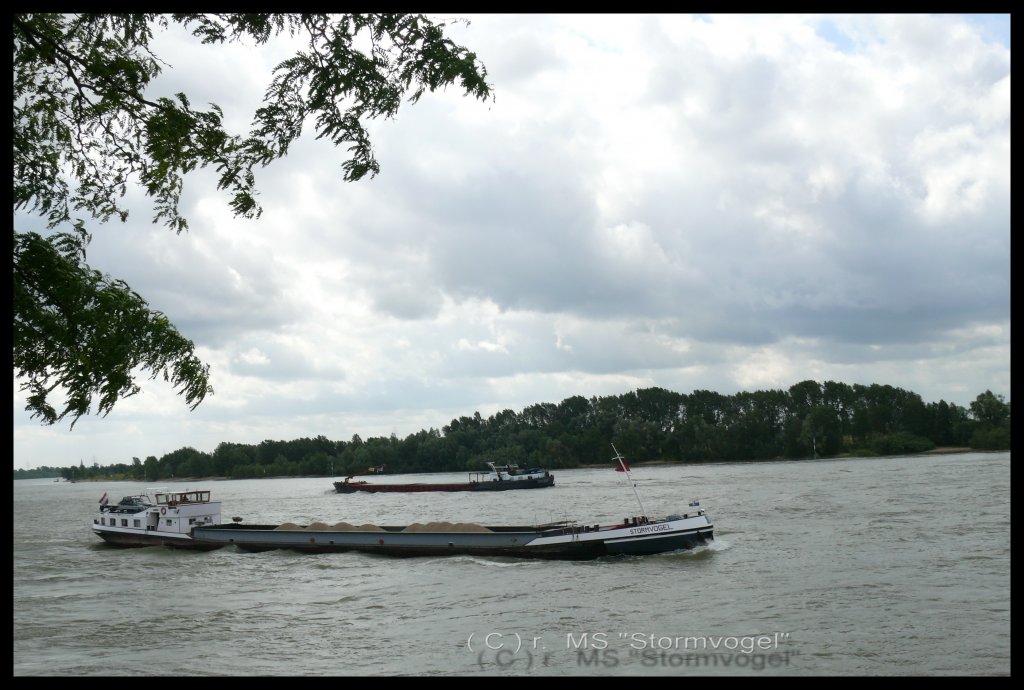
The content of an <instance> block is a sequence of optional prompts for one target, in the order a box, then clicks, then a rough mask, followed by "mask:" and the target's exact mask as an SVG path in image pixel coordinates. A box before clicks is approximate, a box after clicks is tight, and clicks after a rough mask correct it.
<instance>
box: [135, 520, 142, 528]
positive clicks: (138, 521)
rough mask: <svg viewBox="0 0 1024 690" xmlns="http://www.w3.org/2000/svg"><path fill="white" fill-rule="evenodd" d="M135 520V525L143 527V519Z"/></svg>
mask: <svg viewBox="0 0 1024 690" xmlns="http://www.w3.org/2000/svg"><path fill="white" fill-rule="evenodd" d="M134 522H135V527H142V521H141V520H135V521H134Z"/></svg>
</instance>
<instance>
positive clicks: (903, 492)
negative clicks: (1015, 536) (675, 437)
mask: <svg viewBox="0 0 1024 690" xmlns="http://www.w3.org/2000/svg"><path fill="white" fill-rule="evenodd" d="M463 478H464V475H463V474H452V475H436V476H430V477H429V478H428V479H429V480H430V481H443V480H451V481H458V480H461V479H463ZM424 479H427V478H424ZM634 479H636V480H637V482H638V484H639V491H640V496H641V498H642V499H643V501H644V504H645V505H646V507H647V509H648V511H649V513H650V514H651V515H652V516H662V515H665V514H668V513H671V512H676V511H678V510H679V508H681V507H682V506H685V505H686V503H687V502H688V501H689V500H690V499H692V498H700V499H701V501H702V504H703V505H704V507H705V508H707V509H708V511H709V512H710V513H711V515H712V517H713V518H714V521H715V527H716V532H715V533H716V541H715V542H714V543H713V544H712V545H710V546H707V547H702V548H700V549H697V550H696V551H693V552H686V553H675V554H666V555H659V556H644V557H633V558H612V559H599V560H597V561H590V562H582V563H575V562H544V561H517V560H513V559H502V558H470V557H449V558H414V559H393V558H388V557H381V556H372V555H366V554H357V553H337V554H318V555H313V554H299V553H293V552H286V551H272V552H266V553H257V554H250V553H245V552H242V551H239V550H237V549H235V548H234V547H229V548H226V549H221V550H219V551H212V552H205V553H193V552H182V551H174V550H170V549H165V548H160V547H153V548H144V549H119V548H116V547H110V546H107V545H105V544H103V543H102V542H100V540H99V539H98V538H97V537H96V536H94V535H93V534H92V532H91V530H90V528H89V526H90V524H91V519H92V515H93V512H94V510H95V508H96V506H97V501H98V500H99V497H100V495H101V494H102V493H103V492H104V491H108V492H109V493H110V494H111V495H112V496H113V497H115V500H116V498H118V497H120V496H122V495H128V494H131V493H135V492H137V491H140V490H143V489H145V488H146V486H147V485H146V484H142V483H138V484H136V483H126V482H108V483H77V484H68V483H54V482H53V481H52V480H22V481H15V482H14V492H13V507H14V511H13V513H14V535H13V536H14V544H13V546H14V551H13V554H14V581H13V585H14V587H13V607H14V654H13V666H14V669H13V670H14V675H15V676H43V675H57V676H165V675H173V676H181V675H232V676H314V675H339V676H340V675H370V676H390V675H437V676H446V675H467V676H468V675H573V676H587V675H655V676H661V675H720V676H721V675H753V676H756V675H775V676H778V675H811V674H813V675H920V674H925V675H964V674H966V675H1008V674H1009V673H1010V454H1009V453H971V454H963V455H949V456H938V457H924V456H907V457H891V458H871V459H855V460H841V461H800V462H767V463H732V464H717V465H703V466H661V467H640V468H638V469H636V470H635V471H634ZM161 486H166V487H167V488H169V489H177V488H181V489H186V488H189V489H199V488H209V489H211V490H213V492H214V497H215V498H219V499H220V500H222V501H223V504H224V519H225V520H227V519H229V518H230V517H231V516H235V515H238V516H241V517H244V518H245V521H246V522H249V523H264V522H266V523H277V522H287V521H292V522H300V523H302V522H312V521H316V520H322V521H325V522H338V521H341V520H345V521H349V522H354V523H356V524H359V523H363V522H376V523H378V524H404V523H410V522H429V521H433V520H447V521H451V522H480V523H484V524H487V523H490V524H502V523H520V524H521V523H523V522H546V521H550V520H558V519H566V518H570V519H578V520H580V521H581V522H584V523H609V522H612V521H615V520H617V519H621V518H622V517H625V516H626V515H632V514H634V513H635V512H636V501H635V498H634V496H633V493H632V491H631V490H630V489H629V488H628V485H626V484H625V483H624V480H623V478H622V475H621V473H615V472H614V471H613V470H611V469H607V470H605V469H600V470H598V469H585V470H569V471H559V472H556V486H555V487H553V488H550V489H540V490H534V491H514V492H501V493H497V494H443V493H439V494H418V495H413V494H353V495H339V494H336V493H334V492H333V490H332V487H331V480H330V479H327V478H320V479H281V480H236V481H217V482H194V483H190V484H188V485H185V484H181V483H178V484H175V483H167V484H162V485H161Z"/></svg>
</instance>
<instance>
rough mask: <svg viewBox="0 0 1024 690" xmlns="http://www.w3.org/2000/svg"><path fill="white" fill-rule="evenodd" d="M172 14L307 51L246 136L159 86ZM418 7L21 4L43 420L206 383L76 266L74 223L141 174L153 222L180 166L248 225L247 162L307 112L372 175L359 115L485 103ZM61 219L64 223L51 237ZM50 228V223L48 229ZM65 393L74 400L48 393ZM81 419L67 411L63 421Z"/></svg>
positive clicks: (19, 306)
mask: <svg viewBox="0 0 1024 690" xmlns="http://www.w3.org/2000/svg"><path fill="white" fill-rule="evenodd" d="M172 24H180V25H182V26H184V27H186V28H187V29H188V30H190V31H191V33H192V35H193V36H195V37H196V38H197V39H198V40H199V41H200V42H202V43H204V44H223V43H227V42H234V41H243V40H251V41H254V42H255V43H256V44H257V45H262V44H265V43H267V42H268V41H270V40H271V39H273V38H275V37H279V36H281V35H283V34H286V35H288V36H292V37H294V36H300V37H301V38H302V39H303V42H304V44H305V47H304V48H303V49H302V50H299V51H297V52H296V53H295V54H294V55H293V56H292V57H290V58H288V59H286V60H284V61H283V62H281V63H280V64H279V65H278V66H277V67H276V68H275V69H274V72H273V79H272V81H271V83H270V86H269V87H268V89H267V92H266V95H265V98H264V103H263V106H262V107H260V108H259V109H258V110H257V111H256V113H255V114H254V117H253V122H252V126H251V129H250V131H249V132H247V133H244V134H235V133H230V132H228V131H226V130H225V128H224V125H223V113H222V112H221V109H220V108H219V107H218V106H217V105H215V104H211V105H210V107H209V108H208V109H202V108H197V107H195V106H194V105H193V104H192V103H191V102H190V100H189V98H188V96H187V95H186V94H184V93H175V94H152V93H151V91H152V89H151V83H152V81H153V79H154V78H155V77H157V75H159V74H160V72H161V70H162V69H163V68H165V67H167V64H166V63H165V62H163V61H162V60H161V59H160V58H159V57H158V56H157V55H155V54H154V53H153V52H152V50H151V49H150V43H151V41H152V39H153V31H154V30H161V29H166V28H168V27H169V26H171V25H172ZM445 28H446V25H445V24H444V23H436V22H434V21H431V20H429V19H428V18H427V17H425V16H423V15H410V14H395V15H347V14H346V15H327V14H174V15H157V14H116V15H115V14H16V15H14V17H13V29H14V32H13V35H14V45H13V48H14V51H13V52H14V85H13V94H14V96H13V101H14V106H13V107H14V128H13V130H14V131H13V169H14V180H13V190H14V193H13V203H14V211H15V213H16V214H17V213H23V214H31V215H36V216H39V217H41V218H42V219H44V220H45V223H46V226H47V228H48V229H49V230H50V231H51V233H50V234H48V235H46V236H44V235H41V234H38V233H31V232H19V231H18V229H17V228H16V227H15V229H14V286H15V303H14V331H15V333H14V335H15V338H14V359H15V374H16V376H17V377H18V378H19V379H22V380H23V384H22V387H21V389H22V390H23V391H27V392H28V394H29V395H28V404H27V408H26V409H28V410H29V411H30V412H31V413H32V416H33V417H40V418H41V420H42V421H43V423H47V424H53V423H55V422H57V421H59V420H61V419H63V418H64V417H66V416H71V417H72V418H73V419H74V420H77V419H78V418H79V417H81V416H82V415H84V414H88V413H89V412H91V411H92V405H93V398H94V396H96V397H98V402H97V403H96V404H97V408H98V409H97V412H98V413H100V414H104V415H105V414H107V413H108V412H109V411H110V410H111V409H112V407H113V405H114V403H115V402H116V401H117V400H118V399H119V398H122V397H125V396H128V395H132V394H134V393H136V392H138V390H139V387H138V385H137V384H136V383H135V374H134V371H133V370H134V369H135V368H136V367H141V368H142V369H143V370H145V371H148V372H150V374H151V376H153V377H155V376H158V375H160V374H161V373H162V374H163V375H164V377H165V378H166V379H167V380H169V381H171V382H172V383H173V385H174V386H175V388H176V389H180V390H179V393H180V394H183V395H184V396H185V398H186V402H187V403H188V404H189V405H190V406H191V407H192V408H194V407H195V406H196V405H198V404H199V403H200V402H202V400H203V399H204V398H205V396H206V395H207V394H209V393H212V388H211V387H210V385H209V369H208V367H207V366H205V365H203V364H202V363H201V362H200V361H199V360H198V358H197V357H196V355H195V352H194V346H193V343H192V342H191V341H190V340H188V339H187V338H185V337H183V336H182V335H181V334H180V333H179V332H178V331H177V330H176V329H175V328H174V326H173V325H172V324H171V323H170V322H169V321H168V320H167V318H166V317H165V316H164V315H163V314H160V313H159V312H156V311H152V310H150V309H149V305H148V303H147V302H146V301H145V300H144V299H143V298H142V297H141V296H140V295H138V294H136V293H134V292H133V291H132V290H131V289H130V288H129V287H128V286H127V285H125V284H124V283H123V282H122V281H119V280H117V279H114V278H110V277H108V276H105V275H101V274H99V273H98V272H96V271H94V270H92V269H90V268H89V266H88V265H87V264H86V263H85V250H86V247H87V245H88V243H89V240H90V234H89V232H88V231H87V230H86V229H85V222H86V221H87V220H93V221H98V222H101V223H102V222H106V221H109V220H110V219H111V218H116V219H118V220H120V221H122V222H124V221H126V220H127V219H128V209H127V207H126V206H125V205H124V203H123V201H122V199H123V198H124V196H125V194H126V192H127V191H128V189H129V188H130V187H134V186H135V185H138V186H139V187H140V188H141V189H142V190H143V191H144V192H145V194H146V195H147V196H148V197H150V198H151V199H152V204H153V211H154V215H153V222H154V223H163V224H164V225H166V226H167V227H168V228H170V229H171V230H174V231H175V232H177V233H180V232H182V231H183V230H186V229H187V228H188V221H187V219H186V218H185V217H184V215H183V214H182V213H181V211H180V209H179V203H180V199H181V194H182V189H183V182H184V179H185V176H186V175H187V174H188V173H190V172H192V171H194V170H196V169H199V168H206V167H212V168H213V169H215V170H216V172H217V175H218V182H217V185H218V188H219V189H221V190H224V191H226V193H227V194H228V195H229V196H230V202H229V203H230V206H231V208H232V210H233V212H234V213H235V215H236V216H240V217H244V218H255V217H258V216H259V215H260V214H261V213H262V208H261V207H260V205H259V203H258V202H257V199H256V197H257V191H256V175H255V170H256V169H257V168H259V167H262V166H266V165H267V164H269V163H271V162H272V161H274V160H276V159H278V158H281V157H283V156H285V155H287V153H288V149H289V146H290V145H291V144H292V142H294V141H295V140H296V139H297V138H298V137H299V136H301V134H302V131H303V127H304V125H305V124H306V123H307V122H308V121H312V122H313V123H314V127H315V131H316V136H317V138H325V139H327V140H329V141H330V142H332V143H333V144H335V145H336V146H342V147H346V149H347V151H348V158H347V159H346V160H345V161H344V162H343V163H342V166H341V167H342V172H343V174H342V179H344V180H345V181H356V180H359V179H362V178H363V177H365V176H366V175H368V174H369V175H370V176H371V177H372V176H374V175H376V174H377V173H378V172H379V170H380V165H379V164H378V162H377V160H376V158H375V157H374V154H373V148H372V145H371V142H370V139H369V136H368V134H367V132H366V130H365V128H364V124H365V123H366V121H367V120H368V119H373V118H379V117H385V118H390V117H393V116H394V115H395V114H396V113H397V112H398V110H399V107H400V106H401V104H402V102H403V101H408V102H412V103H415V102H416V101H417V100H419V98H420V97H421V96H422V95H423V94H424V93H425V92H427V91H435V90H437V89H442V88H444V87H446V86H448V85H450V84H457V85H458V86H459V87H461V88H462V89H463V91H464V92H465V93H466V94H468V95H471V96H473V97H475V98H478V99H486V98H489V97H490V95H491V89H490V86H489V85H488V83H487V81H486V70H485V69H484V67H483V66H482V65H481V64H480V63H479V61H478V60H477V57H476V55H475V54H474V53H472V52H470V51H468V50H467V49H466V48H464V47H462V46H460V45H457V44H455V43H454V42H452V41H451V40H450V39H449V38H447V36H446V35H445ZM61 228H63V229H62V230H60V229H61ZM58 230H60V231H58ZM58 387H62V388H63V389H64V392H66V395H67V402H66V404H65V405H64V407H63V409H62V410H61V411H60V412H58V411H57V410H56V408H55V407H54V406H53V404H52V403H51V402H50V398H51V396H52V395H53V394H54V392H55V390H56V389H57V388H58ZM73 424H74V422H72V426H73Z"/></svg>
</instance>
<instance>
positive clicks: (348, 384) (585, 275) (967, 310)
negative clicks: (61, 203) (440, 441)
mask: <svg viewBox="0 0 1024 690" xmlns="http://www.w3.org/2000/svg"><path fill="white" fill-rule="evenodd" d="M470 19H471V23H470V25H469V26H465V27H464V26H454V27H452V30H451V31H452V34H451V35H452V37H453V38H454V39H455V40H456V41H457V42H459V43H461V44H463V45H465V46H467V47H469V48H470V49H472V50H474V51H475V52H477V54H478V55H479V57H480V59H481V60H482V61H483V63H484V64H485V65H486V68H487V70H488V77H489V81H490V83H491V84H492V85H493V87H494V91H495V99H494V100H493V101H490V102H481V101H477V100H474V99H472V98H469V97H466V96H463V95H462V93H461V91H459V89H458V88H455V87H452V88H449V89H448V90H447V91H446V92H438V93H434V94H428V95H426V96H424V98H423V99H422V100H421V101H420V102H419V103H418V104H416V105H407V106H404V107H403V109H402V110H400V111H399V113H398V116H397V117H396V118H395V119H393V120H388V121H376V122H373V123H372V124H371V125H370V127H369V129H370V132H371V136H372V138H373V143H374V146H375V151H376V154H377V157H378V159H379V161H380V164H381V173H380V174H379V175H378V176H377V177H376V178H374V179H372V180H370V179H364V180H363V181H360V182H357V183H345V182H343V181H342V178H341V175H342V173H341V168H340V163H341V161H342V160H343V155H342V153H343V152H339V151H336V150H335V149H334V148H333V147H332V146H331V145H330V144H329V143H327V142H324V141H317V140H316V139H315V137H314V136H313V135H312V131H313V130H312V128H310V129H309V130H307V135H306V136H304V137H303V139H302V140H301V141H300V142H298V143H297V144H296V145H294V146H293V147H292V149H291V152H290V154H289V156H288V158H286V159H283V160H280V161H278V162H275V163H274V164H272V165H271V166H270V167H268V168H266V169H264V170H263V171H262V172H261V173H260V174H259V176H258V177H257V183H258V186H259V189H260V192H261V196H260V200H261V203H262V205H263V207H264V214H263V217H262V218H261V219H259V220H255V221H251V220H240V219H234V218H233V217H232V216H231V212H230V209H229V208H228V198H227V196H226V195H224V194H223V193H219V192H217V191H216V185H215V183H214V178H213V177H212V175H211V174H210V173H208V172H199V173H196V174H194V175H192V176H190V177H189V178H188V179H187V180H186V187H185V196H184V204H183V209H184V211H185V214H186V216H187V217H188V219H189V223H190V230H189V232H188V233H187V234H182V235H180V236H177V235H175V234H174V233H173V232H172V231H170V230H167V229H166V228H164V227H163V226H155V225H153V224H152V223H151V222H150V221H151V218H152V212H151V210H150V209H151V206H149V205H148V204H147V202H146V199H144V198H143V197H142V195H141V194H138V195H136V197H135V198H134V199H130V200H129V203H130V205H131V208H133V209H135V210H134V212H133V213H132V215H131V217H130V219H129V222H128V223H126V224H123V225H122V224H120V223H116V222H114V223H109V224H107V225H103V226H98V227H94V228H93V230H94V240H93V243H92V245H91V246H90V249H89V261H90V264H91V265H92V266H93V267H94V268H97V269H99V270H102V271H104V272H106V273H109V274H111V275H112V276H116V277H120V278H123V279H124V280H126V281H127V282H128V284H129V285H131V286H132V287H133V288H134V289H135V290H136V291H137V292H139V293H140V294H141V295H143V296H144V297H145V298H146V299H147V300H148V301H149V303H150V305H151V306H152V307H153V308H155V309H158V310H161V311H163V312H164V313H166V314H167V315H168V317H169V318H170V319H171V321H172V322H173V323H174V324H176V325H177V326H178V328H179V330H180V331H181V332H182V333H183V334H184V335H185V336H186V337H188V338H190V339H192V340H193V341H194V342H195V344H196V348H197V353H198V354H199V356H200V357H201V358H202V359H203V360H204V361H205V362H207V363H208V364H210V365H211V369H212V385H213V387H214V390H215V394H214V395H213V396H212V397H208V398H207V400H206V401H205V402H204V403H202V404H201V405H200V406H199V407H198V408H197V409H196V410H195V411H189V410H188V408H187V407H186V405H185V404H184V401H183V399H182V398H181V397H179V396H178V395H177V394H176V393H175V392H174V391H173V390H172V389H171V388H170V387H169V385H167V384H165V383H163V382H162V381H160V380H156V381H149V380H148V379H145V380H144V381H143V392H142V393H141V394H139V395H137V396H135V397H134V398H130V399H127V400H124V401H122V402H120V403H118V405H117V406H116V407H115V408H114V410H113V411H112V412H111V413H110V414H109V415H108V416H107V417H104V418H100V417H96V416H92V417H88V418H84V417H83V418H82V419H81V420H79V422H78V423H77V425H76V426H75V428H74V430H69V424H68V423H64V424H62V425H61V426H55V427H44V426H41V425H40V424H39V423H38V421H33V420H30V419H29V417H28V414H27V413H26V412H25V411H24V406H25V400H24V396H23V395H22V394H20V393H19V391H18V381H17V380H15V385H14V391H15V393H14V467H15V468H19V467H23V468H31V467H36V466H39V465H51V466H67V465H71V464H75V465H77V464H78V463H79V462H80V461H84V462H85V463H86V464H87V465H88V464H92V463H93V462H98V463H99V464H101V465H104V464H110V463H115V462H131V459H132V457H139V458H140V459H144V458H145V457H147V456H149V455H155V456H157V457H159V456H162V455H164V454H166V453H169V452H171V451H173V450H177V449H179V448H182V447H184V446H191V447H193V448H196V449H198V450H201V451H205V452H212V451H213V450H214V449H215V448H216V446H217V444H219V443H221V442H223V441H230V442H236V443H251V444H257V443H259V442H260V441H263V440H266V439H276V440H291V439H295V438H300V437H304V436H309V437H313V436H318V435H324V436H326V437H328V438H330V439H332V440H349V439H351V437H352V436H353V435H354V434H359V435H360V436H361V437H363V438H367V437H370V436H389V435H391V434H396V435H397V436H398V437H400V438H404V437H405V436H406V435H408V434H411V433H415V432H417V431H419V430H421V429H428V428H435V429H440V428H441V427H442V426H444V425H445V424H447V423H449V422H450V421H451V420H452V419H453V418H456V417H459V416H462V415H469V416H471V415H472V414H473V413H474V412H479V413H480V414H481V415H483V416H484V417H487V416H489V415H491V414H494V413H495V412H498V411H500V410H503V409H512V410H515V411H520V410H521V409H522V408H524V407H526V406H528V405H532V404H534V403H539V402H552V403H558V402H560V401H561V400H563V399H565V398H567V397H570V396H573V395H583V396H585V397H588V398H589V397H591V396H605V395H619V394H622V393H626V392H629V391H632V390H635V389H637V388H647V387H652V386H659V387H662V388H666V389H669V390H673V391H677V392H681V393H689V392H691V391H693V390H698V389H703V390H712V391H717V392H719V393H722V394H733V393H736V392H738V391H754V390H764V389H788V388H789V387H790V386H792V385H793V384H795V383H798V382H800V381H804V380H808V379H811V380H816V381H819V382H824V381H827V380H832V381H840V382H845V383H848V384H855V383H859V384H864V385H869V384H872V383H878V384H888V385H892V386H896V387H900V388H903V389H906V390H909V391H913V392H915V393H919V394H920V395H921V397H922V398H923V400H924V401H925V402H926V403H928V402H938V401H939V400H945V401H947V402H951V403H955V404H957V405H961V406H965V407H966V406H967V405H969V404H970V402H971V401H972V400H974V398H975V397H977V395H978V394H979V393H982V392H984V391H985V390H991V391H992V392H993V393H996V394H1000V395H1003V396H1005V398H1006V399H1007V400H1009V399H1010V17H1009V15H994V16H993V15H989V16H957V15H940V16H929V15H881V16H878V15H854V16H849V15H842V16H829V15H815V16H803V15H780V16H771V15H756V16H753V15H749V16H748V15H725V16H689V15H662V16H659V15H593V16H587V15H582V16H581V15H571V16H557V15H483V16H474V17H470ZM154 50H155V52H157V54H158V55H160V56H161V57H162V58H164V59H165V60H166V61H167V62H168V63H169V64H170V65H171V67H170V68H168V69H167V70H166V71H165V73H164V75H162V76H161V78H160V80H159V81H158V82H157V83H156V84H155V86H154V89H153V90H152V92H151V93H152V95H154V96H159V95H170V94H171V93H173V92H176V91H185V92H187V93H188V94H189V96H190V98H191V100H192V102H193V103H195V104H201V103H205V102H216V103H218V104H219V105H220V106H221V107H222V108H223V109H224V112H225V115H226V119H227V122H228V124H229V126H231V127H233V128H234V129H235V130H236V131H241V130H244V129H246V128H247V125H248V124H249V121H250V117H251V114H252V112H253V110H254V109H255V108H256V107H257V106H258V105H259V103H260V101H261V99H262V95H263V90H264V88H265V86H266V84H267V82H268V81H269V79H270V74H271V70H272V68H273V66H274V65H275V64H276V63H277V62H278V61H280V60H281V59H282V58H283V57H285V56H286V54H287V46H285V45H276V46H272V47H269V48H267V47H264V48H255V47H251V46H242V45H233V46H227V47H218V48H201V47H198V46H197V45H196V43H195V42H194V41H193V40H191V39H189V38H188V37H187V35H184V34H182V33H181V32H180V31H171V32H164V33H160V34H159V35H158V39H157V41H156V42H155V43H154ZM22 227H27V226H24V225H23V226H22Z"/></svg>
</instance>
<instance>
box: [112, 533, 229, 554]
mask: <svg viewBox="0 0 1024 690" xmlns="http://www.w3.org/2000/svg"><path fill="white" fill-rule="evenodd" d="M93 532H94V533H95V534H96V536H97V537H99V538H100V539H102V540H103V541H104V542H106V543H107V544H110V545H111V546H119V547H122V548H128V549H134V548H142V547H145V546H167V547H170V548H172V549H182V550H187V551H212V550H214V549H219V548H220V547H221V545H214V544H200V543H198V542H196V541H195V540H193V539H192V538H191V537H189V538H186V539H181V538H177V539H175V538H173V537H160V536H153V535H150V534H126V533H123V532H100V531H97V530H93Z"/></svg>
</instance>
